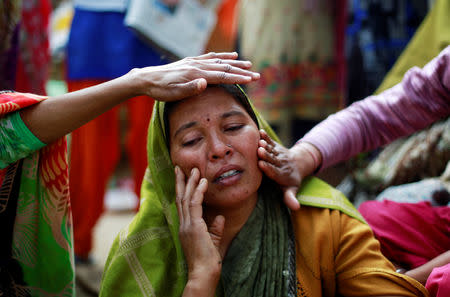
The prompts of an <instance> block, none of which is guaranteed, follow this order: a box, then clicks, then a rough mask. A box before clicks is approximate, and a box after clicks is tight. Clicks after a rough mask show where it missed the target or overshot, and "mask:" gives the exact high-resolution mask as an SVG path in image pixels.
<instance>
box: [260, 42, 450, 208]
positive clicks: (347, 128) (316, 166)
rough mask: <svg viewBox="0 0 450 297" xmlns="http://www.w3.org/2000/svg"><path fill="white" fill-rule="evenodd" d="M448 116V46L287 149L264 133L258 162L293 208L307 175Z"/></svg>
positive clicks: (449, 52)
mask: <svg viewBox="0 0 450 297" xmlns="http://www.w3.org/2000/svg"><path fill="white" fill-rule="evenodd" d="M449 115H450V46H449V47H447V48H446V49H445V50H443V51H442V52H441V54H440V55H439V56H438V57H436V58H435V59H434V60H432V61H431V62H430V63H428V64H427V65H426V66H425V67H424V68H423V69H419V68H417V67H415V68H412V69H411V70H410V71H408V72H407V74H405V77H404V79H403V81H402V82H401V83H400V84H398V85H396V86H395V87H393V88H391V89H389V90H386V91H385V92H383V93H381V94H380V95H376V96H370V97H367V98H366V99H364V100H361V101H359V102H356V103H354V104H352V105H351V106H349V107H347V108H346V109H344V110H342V111H340V112H338V113H336V114H333V115H331V116H329V117H328V118H327V119H325V120H324V121H322V122H321V123H320V124H318V125H317V126H316V127H314V128H313V129H312V130H311V131H310V132H308V133H307V134H306V135H305V137H303V138H302V139H301V140H300V141H298V142H297V143H296V144H295V145H294V146H293V147H292V148H290V149H289V150H287V149H286V148H284V147H282V146H281V145H279V144H277V143H275V142H274V141H272V140H268V139H267V138H268V136H267V135H266V136H263V135H262V136H261V138H262V139H263V140H264V141H262V142H260V148H259V150H258V156H259V158H260V160H261V161H260V162H259V165H260V168H261V170H263V171H264V173H265V174H266V175H268V176H269V177H270V178H272V179H273V180H275V181H277V182H278V183H279V184H280V185H281V186H282V187H283V189H284V192H285V202H286V204H287V205H288V206H289V208H291V209H293V210H295V209H298V205H296V201H295V202H294V198H293V197H294V196H295V194H296V191H297V190H298V186H299V185H300V182H301V181H302V179H303V178H305V177H306V176H308V175H310V174H312V173H313V172H316V171H318V170H322V169H325V168H327V167H329V166H331V165H334V164H336V163H338V162H340V161H344V160H347V159H349V158H351V157H352V156H354V155H356V154H358V153H360V152H363V151H367V150H371V149H374V148H376V147H378V146H381V145H384V144H387V143H389V142H391V141H393V140H395V139H397V138H399V137H402V136H406V135H408V134H411V133H413V132H415V131H417V130H420V129H423V128H425V127H426V126H428V125H430V124H431V123H433V122H435V121H437V120H439V119H441V118H444V117H447V116H449ZM269 139H270V138H269Z"/></svg>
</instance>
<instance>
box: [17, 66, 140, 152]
mask: <svg viewBox="0 0 450 297" xmlns="http://www.w3.org/2000/svg"><path fill="white" fill-rule="evenodd" d="M130 76H131V75H129V74H127V75H125V76H122V77H119V78H117V79H114V80H111V81H108V82H105V83H103V84H100V85H96V86H93V87H90V88H86V89H82V90H79V91H76V92H72V93H67V94H64V95H61V96H56V97H51V98H48V99H47V100H45V101H43V102H41V103H39V104H36V105H34V106H31V107H29V108H26V109H23V110H22V111H20V115H21V117H22V120H23V121H24V123H25V124H26V125H27V127H28V128H29V129H30V131H31V132H32V133H33V134H34V135H35V136H36V137H37V138H39V139H40V140H41V141H42V142H44V143H51V142H53V141H55V140H56V139H58V138H60V137H62V136H64V135H66V134H68V133H70V132H72V131H73V130H75V129H77V128H78V127H80V126H82V125H84V124H85V123H87V122H89V121H90V120H92V119H94V118H95V117H97V116H99V115H101V114H102V113H104V112H106V111H107V110H109V109H111V108H112V107H114V106H115V105H117V104H119V103H121V102H122V101H125V100H127V99H129V98H131V97H134V96H136V95H138V93H137V92H136V87H135V86H134V85H133V80H132V79H131V77H130Z"/></svg>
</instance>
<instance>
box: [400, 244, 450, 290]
mask: <svg viewBox="0 0 450 297" xmlns="http://www.w3.org/2000/svg"><path fill="white" fill-rule="evenodd" d="M448 263H450V251H447V252H445V253H443V254H440V255H439V256H437V257H436V258H434V259H432V260H430V261H429V262H427V263H425V264H423V265H421V266H419V267H417V268H414V269H411V270H409V271H406V272H405V274H406V275H407V276H410V277H412V278H414V279H415V280H417V281H419V282H421V283H422V284H423V285H425V283H426V282H427V279H428V277H429V276H430V274H431V271H432V270H433V268H436V267H440V266H444V265H446V264H448Z"/></svg>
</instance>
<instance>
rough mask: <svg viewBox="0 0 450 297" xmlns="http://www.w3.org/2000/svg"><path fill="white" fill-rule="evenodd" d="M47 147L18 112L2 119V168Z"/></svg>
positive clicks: (0, 127)
mask: <svg viewBox="0 0 450 297" xmlns="http://www.w3.org/2000/svg"><path fill="white" fill-rule="evenodd" d="M44 146H45V143H43V142H42V141H40V140H39V139H38V138H37V137H36V136H34V134H33V133H31V131H30V130H29V129H28V127H27V126H26V125H25V123H24V122H23V121H22V118H21V117H20V114H19V112H18V111H16V112H13V113H11V114H8V115H6V116H5V117H3V118H0V168H1V169H3V168H5V167H7V166H8V165H9V164H11V163H14V162H15V161H17V160H20V159H22V158H24V157H26V156H28V155H29V154H31V153H33V152H34V151H37V150H39V149H41V148H42V147H44Z"/></svg>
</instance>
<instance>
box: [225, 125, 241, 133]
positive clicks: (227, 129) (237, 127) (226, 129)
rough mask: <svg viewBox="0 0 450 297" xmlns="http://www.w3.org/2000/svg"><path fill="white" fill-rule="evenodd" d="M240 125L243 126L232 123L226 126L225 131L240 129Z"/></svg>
mask: <svg viewBox="0 0 450 297" xmlns="http://www.w3.org/2000/svg"><path fill="white" fill-rule="evenodd" d="M242 127H244V124H239V125H232V126H228V127H226V128H225V131H230V132H233V131H237V130H239V129H241V128H242Z"/></svg>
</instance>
